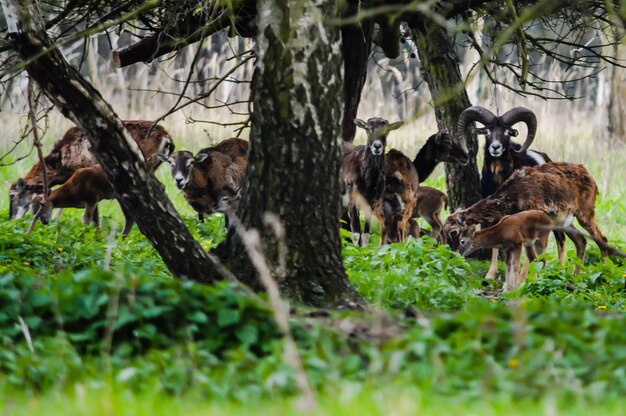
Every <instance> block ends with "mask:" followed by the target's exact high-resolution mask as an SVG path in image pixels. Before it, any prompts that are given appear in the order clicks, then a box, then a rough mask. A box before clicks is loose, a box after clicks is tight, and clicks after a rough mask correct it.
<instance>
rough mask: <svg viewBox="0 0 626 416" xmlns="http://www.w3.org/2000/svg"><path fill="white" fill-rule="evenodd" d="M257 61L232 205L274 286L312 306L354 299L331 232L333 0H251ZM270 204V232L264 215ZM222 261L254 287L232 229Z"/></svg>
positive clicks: (336, 134) (337, 94) (337, 52)
mask: <svg viewBox="0 0 626 416" xmlns="http://www.w3.org/2000/svg"><path fill="white" fill-rule="evenodd" d="M258 9H259V10H263V11H264V12H263V13H261V14H260V15H259V22H258V27H259V36H258V38H257V45H258V52H257V56H258V61H257V68H256V72H255V75H254V85H253V88H254V113H253V119H252V123H253V124H252V132H251V137H250V141H251V147H250V155H249V160H248V172H247V181H246V185H244V189H243V195H242V203H241V205H240V206H241V208H240V212H239V215H240V217H241V221H242V223H243V225H244V226H245V227H247V228H251V227H252V228H257V229H259V230H260V231H261V235H262V237H263V251H264V252H265V254H266V255H267V257H268V260H269V263H270V265H271V267H272V272H273V274H274V276H275V277H276V278H277V280H278V282H279V284H280V286H281V290H282V292H283V293H284V294H285V295H286V296H287V297H289V298H291V299H295V300H298V301H300V302H302V303H305V304H308V305H313V306H326V307H327V306H346V305H347V306H354V305H355V304H358V303H361V302H362V300H361V298H360V297H359V295H358V294H357V293H356V291H355V289H354V288H353V287H352V285H351V284H350V282H349V281H348V279H347V276H346V273H345V270H344V267H343V262H342V256H341V240H340V236H339V216H340V186H339V185H340V182H339V174H340V169H341V153H340V148H341V120H342V113H343V100H342V97H343V95H342V89H343V81H342V76H341V65H342V60H341V42H340V39H339V30H338V28H336V27H334V26H329V25H326V24H325V21H324V18H325V17H332V16H336V15H337V10H336V1H335V0H317V1H311V0H299V1H293V0H272V1H270V0H259V2H258ZM266 213H272V214H274V215H275V216H276V217H275V218H277V219H278V221H280V223H282V226H283V227H284V237H283V238H277V237H276V235H275V233H274V232H271V231H270V230H269V227H268V225H267V224H266V221H265V218H266ZM222 254H223V255H226V256H228V257H229V259H228V262H227V264H228V265H229V266H230V267H231V268H232V269H234V270H235V272H236V274H237V276H239V277H240V278H241V279H242V280H244V281H245V282H246V283H248V284H250V285H252V286H253V287H259V284H258V279H257V277H256V273H255V272H254V271H253V270H252V268H251V267H250V263H249V260H248V259H247V257H246V255H245V251H244V250H243V249H242V247H241V242H240V241H238V240H237V237H236V236H235V235H234V234H231V235H229V238H228V240H227V242H226V246H225V247H224V252H222Z"/></svg>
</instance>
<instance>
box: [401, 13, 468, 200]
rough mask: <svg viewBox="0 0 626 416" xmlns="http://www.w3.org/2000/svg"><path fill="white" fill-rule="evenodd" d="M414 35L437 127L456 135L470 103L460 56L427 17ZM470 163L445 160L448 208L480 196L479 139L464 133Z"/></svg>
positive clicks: (419, 24)
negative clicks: (477, 162) (461, 116)
mask: <svg viewBox="0 0 626 416" xmlns="http://www.w3.org/2000/svg"><path fill="white" fill-rule="evenodd" d="M413 36H414V38H415V42H416V44H417V50H418V54H419V57H420V60H421V62H422V68H421V71H422V77H423V78H424V80H425V81H426V83H427V84H428V88H429V90H430V95H431V97H432V104H433V106H434V108H435V117H436V119H437V127H438V128H439V130H440V131H447V132H448V133H450V134H452V135H453V136H456V135H457V122H458V120H459V116H460V115H461V112H463V110H465V109H466V108H467V107H470V106H471V103H470V101H469V98H468V96H467V92H466V91H465V86H464V84H463V79H462V78H461V71H460V70H459V62H460V59H459V56H458V55H457V53H456V51H455V49H454V44H453V43H452V40H451V39H450V37H449V35H448V33H447V31H446V29H445V28H443V27H441V26H439V25H437V24H436V23H435V22H432V21H430V20H421V21H420V22H419V23H418V25H417V27H415V28H414V29H413ZM467 139H468V148H469V151H470V162H469V163H468V164H467V165H466V166H459V165H453V164H449V163H446V182H447V185H448V195H449V200H450V207H451V209H453V210H454V209H456V208H457V207H468V206H470V205H471V204H473V203H474V202H476V201H478V200H479V199H480V177H479V174H478V168H477V166H476V152H477V151H478V142H477V140H476V136H475V135H474V134H473V133H472V134H470V135H468V136H467Z"/></svg>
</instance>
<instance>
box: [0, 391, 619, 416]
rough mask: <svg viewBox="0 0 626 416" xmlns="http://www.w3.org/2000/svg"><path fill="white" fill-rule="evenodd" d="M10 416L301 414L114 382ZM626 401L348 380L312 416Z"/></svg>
mask: <svg viewBox="0 0 626 416" xmlns="http://www.w3.org/2000/svg"><path fill="white" fill-rule="evenodd" d="M0 411H2V413H3V414H5V415H9V416H22V415H24V416H27V415H28V416H30V415H35V414H36V415H40V414H47V415H51V416H54V415H63V416H66V415H67V416H71V415H93V416H98V415H117V416H124V415H133V416H143V415H146V416H152V415H188V416H193V415H209V414H210V415H259V414H263V415H274V414H280V415H285V416H287V415H301V414H303V412H302V411H301V410H300V408H299V407H298V403H297V400H295V399H277V400H274V401H261V402H260V403H256V404H255V405H254V406H250V405H246V404H241V403H235V404H233V403H228V402H223V401H217V402H207V401H206V400H205V399H204V398H202V397H198V396H187V397H171V396H163V395H160V394H146V395H135V394H132V393H129V392H127V391H124V390H121V391H120V390H116V389H115V388H111V387H110V386H97V387H95V388H94V387H89V386H82V385H81V386H77V387H76V388H75V389H74V390H73V391H71V392H68V393H66V394H56V395H46V396H43V397H23V395H20V394H17V395H16V396H12V397H11V398H10V399H8V400H6V401H5V402H4V403H3V404H0ZM625 411H626V404H625V403H624V402H622V401H619V400H611V401H609V402H605V403H596V404H589V403H586V402H584V401H580V400H576V399H575V398H569V399H565V398H556V397H546V398H544V399H542V400H540V401H532V400H520V401H517V402H515V404H513V403H512V402H511V400H510V399H508V398H504V397H498V398H493V399H492V400H485V399H477V400H471V401H470V400H454V399H450V398H444V397H432V396H426V395H424V394H423V392H422V391H420V390H419V389H411V388H407V387H403V386H394V387H386V388H379V389H374V388H365V389H363V388H360V387H358V386H355V385H351V384H348V385H344V386H341V387H340V388H339V389H338V390H336V391H334V392H326V393H325V394H324V395H323V396H322V397H321V398H320V400H319V403H318V406H317V407H316V408H315V409H313V410H312V411H311V412H310V413H307V414H312V415H336V414H341V415H355V416H360V415H390V414H407V415H415V414H420V413H423V414H428V415H457V414H471V415H481V416H490V415H544V414H545V415H559V414H563V415H581V416H585V415H589V414H594V415H595V414H598V415H599V414H602V415H606V416H611V415H623V414H624V412H625Z"/></svg>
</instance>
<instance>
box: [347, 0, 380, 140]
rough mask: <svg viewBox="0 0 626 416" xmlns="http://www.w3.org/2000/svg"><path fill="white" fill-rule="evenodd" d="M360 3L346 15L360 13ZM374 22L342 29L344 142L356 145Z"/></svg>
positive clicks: (353, 2) (349, 8)
mask: <svg viewBox="0 0 626 416" xmlns="http://www.w3.org/2000/svg"><path fill="white" fill-rule="evenodd" d="M358 6H359V1H354V0H353V1H351V2H349V3H348V9H347V10H345V12H344V16H353V15H354V14H356V13H357V11H358ZM373 30H374V22H373V21H372V20H370V19H364V20H363V21H361V22H358V23H355V24H351V25H345V26H343V27H342V28H341V41H342V50H343V62H344V92H343V93H344V110H343V135H342V137H343V140H346V141H349V142H352V141H353V140H354V136H355V134H356V126H355V124H354V119H355V118H356V117H357V114H358V110H359V103H360V101H361V92H362V91H363V85H364V84H365V79H366V76H367V61H368V59H369V55H370V51H371V47H372V32H373Z"/></svg>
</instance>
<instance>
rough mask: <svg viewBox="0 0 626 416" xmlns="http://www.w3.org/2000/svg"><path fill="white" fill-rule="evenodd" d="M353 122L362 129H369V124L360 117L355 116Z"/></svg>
mask: <svg viewBox="0 0 626 416" xmlns="http://www.w3.org/2000/svg"><path fill="white" fill-rule="evenodd" d="M354 124H355V125H356V126H357V127H360V128H362V129H365V130H368V129H369V127H370V126H369V124H367V122H365V121H363V120H361V119H360V118H355V119H354Z"/></svg>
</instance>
